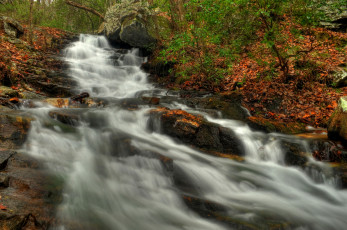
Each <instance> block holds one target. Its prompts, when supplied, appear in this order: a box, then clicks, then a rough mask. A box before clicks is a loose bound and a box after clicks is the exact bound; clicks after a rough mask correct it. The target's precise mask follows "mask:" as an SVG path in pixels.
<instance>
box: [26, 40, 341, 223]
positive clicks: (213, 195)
mask: <svg viewBox="0 0 347 230" xmlns="http://www.w3.org/2000/svg"><path fill="white" fill-rule="evenodd" d="M111 55H114V49H112V48H111V47H109V45H108V44H107V41H106V40H105V39H104V38H103V37H96V36H86V35H81V38H80V41H79V42H75V43H73V44H72V46H71V47H70V48H68V49H67V50H66V61H68V62H69V63H70V71H71V76H72V77H74V78H75V79H76V80H77V82H78V83H79V90H80V91H81V92H82V91H83V92H84V91H88V92H89V93H90V94H91V95H93V96H99V97H116V98H125V97H134V96H135V95H136V93H137V92H140V91H143V90H152V89H153V86H152V85H151V84H149V83H147V81H146V74H145V73H144V72H142V71H141V70H140V68H139V66H140V64H141V63H142V62H143V61H145V59H143V58H140V57H138V56H137V55H138V51H137V50H132V51H129V52H127V53H126V54H125V55H123V56H122V57H121V58H120V60H118V61H116V63H115V62H114V61H112V60H111V59H110V56H111ZM171 107H175V108H177V107H180V105H179V104H172V105H171ZM50 109H51V108H46V107H42V108H36V109H32V110H31V111H32V113H33V114H35V115H36V116H37V119H36V121H34V122H33V124H32V129H31V131H30V135H29V138H28V141H27V143H26V144H25V145H24V149H25V151H26V152H27V153H29V154H31V155H33V156H35V157H37V158H39V159H42V160H43V161H44V162H46V164H47V166H48V167H49V169H50V170H52V171H54V172H55V173H56V175H57V176H58V177H60V178H62V179H63V180H64V186H65V189H64V199H63V203H62V204H61V206H60V207H59V208H58V213H57V217H58V219H59V220H60V221H61V225H60V226H58V227H57V228H58V229H115V230H118V229H124V230H135V229H148V230H157V229H158V230H161V229H165V230H166V229H169V230H171V229H230V228H233V227H230V226H229V227H228V226H226V225H222V224H221V223H218V222H217V221H212V220H209V219H206V218H202V217H200V216H199V215H198V214H196V213H195V212H193V211H192V210H191V209H189V207H188V206H187V205H186V204H185V203H184V201H183V199H182V194H186V193H190V195H193V196H195V197H199V198H201V199H204V200H208V201H212V202H216V203H218V204H220V205H222V206H224V207H225V208H226V212H225V213H224V215H227V216H229V217H231V218H233V219H237V220H239V221H246V222H249V223H251V224H254V225H255V226H259V228H262V229H266V227H264V226H267V225H264V224H265V223H266V222H267V221H266V220H269V219H273V220H276V219H278V220H282V221H283V222H289V223H290V224H291V225H289V227H288V229H322V230H326V229H345V227H346V226H347V214H346V210H347V192H346V191H344V190H339V189H337V188H336V186H335V184H336V181H335V180H334V178H331V177H329V174H328V173H326V174H322V173H320V172H315V176H316V177H319V178H323V179H322V180H320V181H322V182H320V183H317V182H315V181H316V180H314V179H315V178H314V177H313V176H312V175H311V176H309V175H308V174H307V173H306V172H305V171H303V170H302V169H299V168H295V167H287V166H284V163H283V153H282V151H281V147H280V145H279V139H280V138H289V137H281V136H278V135H265V134H262V133H255V132H252V131H251V130H250V129H249V128H248V127H247V126H245V125H244V124H241V123H239V122H236V121H231V120H223V119H212V118H209V117H207V118H208V119H209V120H210V121H212V122H215V123H218V124H220V125H222V126H224V127H228V128H230V129H232V130H234V131H235V132H236V133H237V134H238V135H239V137H240V141H241V142H242V144H243V146H244V147H245V151H246V162H236V161H233V160H229V159H224V158H218V157H213V156H209V155H206V154H203V153H201V152H198V151H196V150H193V149H191V148H189V147H187V146H185V145H180V144H177V143H175V142H174V141H173V140H172V139H171V138H170V137H168V136H165V135H161V134H158V133H150V132H148V131H147V130H146V123H147V119H148V116H147V115H146V112H147V111H148V110H149V108H148V107H145V106H144V107H143V108H142V109H140V110H137V111H127V110H123V109H121V108H118V107H108V108H99V109H94V110H90V111H88V112H85V113H84V114H83V115H82V116H83V121H84V122H83V123H82V124H81V126H79V127H76V128H74V129H72V130H69V132H67V131H66V129H64V128H61V127H59V125H55V126H53V127H52V126H47V122H49V121H51V119H50V118H49V117H48V111H49V110H50ZM186 109H187V108H186ZM193 112H194V111H193ZM63 130H64V131H63ZM124 139H126V141H124ZM289 139H290V138H289ZM290 141H293V142H298V143H301V142H302V141H300V140H296V139H293V138H292V139H290ZM124 143H130V145H131V146H133V147H136V148H137V149H140V150H141V151H140V152H138V153H137V154H135V155H134V154H130V152H129V148H128V147H127V145H126V144H124ZM152 152H156V153H160V154H161V155H164V156H167V157H169V158H171V159H173V173H172V172H168V171H167V170H166V169H165V167H164V166H163V165H162V164H161V163H160V161H159V160H158V159H157V158H156V157H148V156H150V155H151V154H150V153H152ZM312 164H316V165H318V167H319V168H321V169H322V170H323V171H324V170H327V171H329V170H328V168H327V167H326V166H324V165H323V164H322V163H317V162H313V160H312ZM177 181H181V182H182V181H183V182H186V183H187V184H189V187H188V188H183V187H180V186H177ZM235 228H236V229H237V227H235Z"/></svg>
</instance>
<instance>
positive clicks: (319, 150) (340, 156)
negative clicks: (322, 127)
mask: <svg viewBox="0 0 347 230" xmlns="http://www.w3.org/2000/svg"><path fill="white" fill-rule="evenodd" d="M309 145H310V148H311V149H312V152H313V153H312V155H313V157H314V158H315V159H316V160H319V161H325V162H347V152H346V150H345V149H343V146H341V145H339V144H337V143H335V142H332V141H328V140H311V141H310V142H309Z"/></svg>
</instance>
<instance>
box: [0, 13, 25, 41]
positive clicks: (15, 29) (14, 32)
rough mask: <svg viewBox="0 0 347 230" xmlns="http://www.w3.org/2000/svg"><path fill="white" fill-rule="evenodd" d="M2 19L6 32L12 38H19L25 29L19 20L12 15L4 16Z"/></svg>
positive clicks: (0, 18)
mask: <svg viewBox="0 0 347 230" xmlns="http://www.w3.org/2000/svg"><path fill="white" fill-rule="evenodd" d="M0 20H1V21H2V23H3V27H4V30H5V33H6V34H7V35H8V36H10V37H12V38H19V37H20V36H21V35H22V34H23V33H24V29H23V27H22V26H21V25H20V23H19V22H17V21H16V20H14V19H13V18H10V17H5V16H2V17H0Z"/></svg>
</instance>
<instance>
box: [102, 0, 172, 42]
mask: <svg viewBox="0 0 347 230" xmlns="http://www.w3.org/2000/svg"><path fill="white" fill-rule="evenodd" d="M101 30H103V31H104V33H105V34H106V37H107V38H108V39H109V40H110V41H111V42H115V43H121V44H122V43H123V44H124V43H125V44H128V45H130V46H133V47H139V48H149V47H151V46H153V45H154V44H155V42H156V40H157V39H158V38H159V36H161V35H162V34H165V33H168V31H170V24H169V21H168V19H166V18H165V17H162V16H158V10H151V9H150V8H149V5H148V3H147V1H143V0H141V1H139V0H124V1H122V2H120V3H116V4H115V5H114V6H112V7H110V8H109V9H108V10H107V12H106V15H105V24H104V28H103V29H100V31H101ZM159 34H160V35H159Z"/></svg>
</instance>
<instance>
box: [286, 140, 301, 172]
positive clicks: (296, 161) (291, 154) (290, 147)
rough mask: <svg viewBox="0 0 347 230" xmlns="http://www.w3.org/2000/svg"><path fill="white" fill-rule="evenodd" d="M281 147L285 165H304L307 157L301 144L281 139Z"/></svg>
mask: <svg viewBox="0 0 347 230" xmlns="http://www.w3.org/2000/svg"><path fill="white" fill-rule="evenodd" d="M281 147H282V150H283V152H284V163H285V164H286V165H292V166H301V167H305V165H306V163H307V162H308V158H307V155H306V154H307V153H305V151H304V149H303V147H302V145H300V144H297V143H293V142H289V141H286V140H281Z"/></svg>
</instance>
